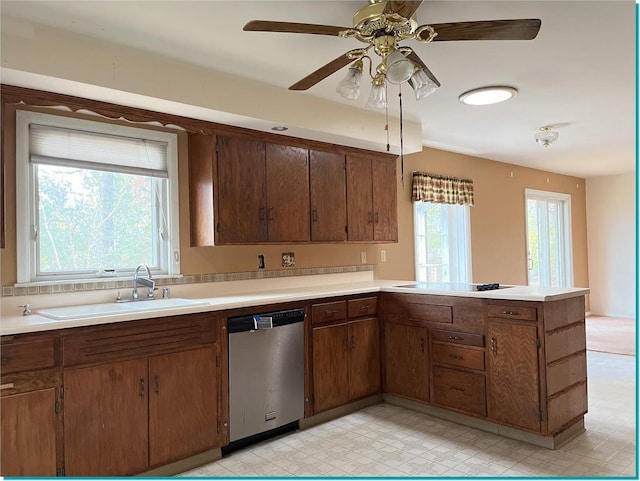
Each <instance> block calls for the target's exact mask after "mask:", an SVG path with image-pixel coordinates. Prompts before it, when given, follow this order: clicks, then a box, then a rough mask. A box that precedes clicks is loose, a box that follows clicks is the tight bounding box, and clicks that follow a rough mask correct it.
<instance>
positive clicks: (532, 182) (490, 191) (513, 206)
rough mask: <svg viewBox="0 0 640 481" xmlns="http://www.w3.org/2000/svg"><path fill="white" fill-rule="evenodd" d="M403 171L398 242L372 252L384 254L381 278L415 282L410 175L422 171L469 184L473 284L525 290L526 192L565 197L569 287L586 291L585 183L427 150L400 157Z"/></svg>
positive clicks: (380, 271)
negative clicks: (569, 211) (471, 193)
mask: <svg viewBox="0 0 640 481" xmlns="http://www.w3.org/2000/svg"><path fill="white" fill-rule="evenodd" d="M404 171H405V187H404V190H403V189H402V186H401V185H400V176H398V179H399V181H398V239H399V242H398V244H395V245H388V246H382V247H380V246H378V247H377V249H378V251H379V250H380V249H385V250H386V251H387V252H386V254H387V262H386V263H382V262H381V263H379V268H378V272H379V276H380V277H381V278H388V279H411V280H413V279H415V274H414V243H413V206H412V203H411V172H412V171H421V172H430V173H434V174H444V175H451V176H455V177H462V178H470V179H473V184H474V192H475V206H474V207H472V208H471V259H472V281H473V282H479V283H485V282H499V283H501V284H524V285H526V284H527V271H526V268H527V257H526V236H525V232H526V225H525V201H524V190H525V188H529V189H538V190H547V191H552V192H562V193H566V194H570V195H571V209H572V237H573V274H574V285H575V286H576V287H588V286H589V273H588V268H587V230H586V200H585V181H584V179H580V178H577V177H570V176H566V175H560V174H552V173H549V172H544V171H540V170H535V169H529V168H524V167H519V166H516V165H511V164H505V163H501V162H495V161H492V160H487V159H482V158H479V157H471V156H468V155H463V154H456V153H452V152H445V151H441V150H435V149H430V148H427V147H425V148H424V149H423V151H422V152H421V153H416V154H411V155H407V156H405V166H404ZM398 172H400V170H398ZM378 258H379V253H378Z"/></svg>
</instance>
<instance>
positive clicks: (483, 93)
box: [458, 85, 518, 105]
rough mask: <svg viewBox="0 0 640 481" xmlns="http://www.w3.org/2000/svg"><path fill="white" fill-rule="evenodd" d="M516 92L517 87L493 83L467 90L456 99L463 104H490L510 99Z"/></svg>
mask: <svg viewBox="0 0 640 481" xmlns="http://www.w3.org/2000/svg"><path fill="white" fill-rule="evenodd" d="M517 93H518V89H516V88H514V87H506V86H502V85H495V86H491V87H481V88H478V89H473V90H469V91H467V92H465V93H463V94H460V97H458V99H459V100H460V102H462V103H463V104H465V105H491V104H497V103H500V102H504V101H506V100H509V99H512V98H513V97H515V96H516V94H517Z"/></svg>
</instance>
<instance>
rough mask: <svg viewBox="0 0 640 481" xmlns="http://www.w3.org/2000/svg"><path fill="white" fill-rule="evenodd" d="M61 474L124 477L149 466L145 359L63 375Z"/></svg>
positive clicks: (142, 470) (83, 369) (82, 369)
mask: <svg viewBox="0 0 640 481" xmlns="http://www.w3.org/2000/svg"><path fill="white" fill-rule="evenodd" d="M64 386H65V426H64V445H65V463H64V464H65V474H66V475H67V476H129V475H133V474H137V473H141V472H144V471H145V470H146V469H147V467H148V462H149V454H148V453H149V443H148V439H149V437H148V436H149V416H148V382H147V359H136V360H133V361H125V362H116V363H111V364H106V365H103V366H97V367H86V368H80V369H73V370H67V371H65V373H64Z"/></svg>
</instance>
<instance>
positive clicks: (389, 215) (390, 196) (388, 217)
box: [371, 160, 398, 242]
mask: <svg viewBox="0 0 640 481" xmlns="http://www.w3.org/2000/svg"><path fill="white" fill-rule="evenodd" d="M371 183H372V185H373V189H372V190H373V240H375V241H393V242H397V241H398V200H397V190H398V188H397V184H396V161H395V160H372V161H371Z"/></svg>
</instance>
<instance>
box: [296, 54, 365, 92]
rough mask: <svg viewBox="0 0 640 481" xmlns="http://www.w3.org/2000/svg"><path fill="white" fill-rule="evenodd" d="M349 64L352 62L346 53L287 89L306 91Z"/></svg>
mask: <svg viewBox="0 0 640 481" xmlns="http://www.w3.org/2000/svg"><path fill="white" fill-rule="evenodd" d="M351 62H353V60H352V59H350V58H349V57H348V56H347V54H346V53H344V54H342V55H340V56H339V57H338V58H336V59H335V60H332V61H331V62H329V63H328V64H326V65H323V66H322V67H320V68H319V69H318V70H316V71H315V72H313V73H310V74H309V75H307V76H306V77H305V78H303V79H302V80H300V81H298V82H296V83H294V84H293V85H292V86H291V87H289V90H307V89H309V88H311V87H313V86H314V85H315V84H317V83H318V82H320V81H321V80H324V79H325V78H327V77H328V76H329V75H331V74H332V73H334V72H337V71H338V70H340V69H341V68H342V67H344V66H345V65H348V64H349V63H351Z"/></svg>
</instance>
